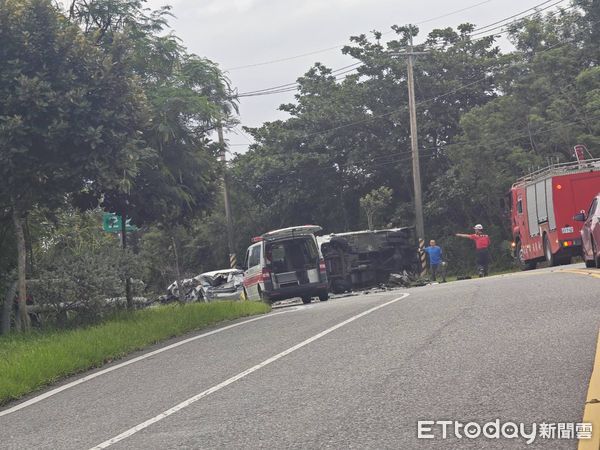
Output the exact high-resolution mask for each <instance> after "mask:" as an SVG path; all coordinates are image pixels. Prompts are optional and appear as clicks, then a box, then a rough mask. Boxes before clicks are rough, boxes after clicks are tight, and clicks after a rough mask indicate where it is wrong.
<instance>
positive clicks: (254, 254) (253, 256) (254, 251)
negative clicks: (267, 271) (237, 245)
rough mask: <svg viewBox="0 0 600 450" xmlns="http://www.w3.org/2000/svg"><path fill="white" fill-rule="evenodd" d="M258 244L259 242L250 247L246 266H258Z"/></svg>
mask: <svg viewBox="0 0 600 450" xmlns="http://www.w3.org/2000/svg"><path fill="white" fill-rule="evenodd" d="M260 246H261V244H258V245H255V246H254V247H251V248H250V255H249V256H248V267H254V266H258V265H259V264H260Z"/></svg>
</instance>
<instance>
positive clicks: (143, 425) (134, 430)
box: [91, 292, 410, 450]
mask: <svg viewBox="0 0 600 450" xmlns="http://www.w3.org/2000/svg"><path fill="white" fill-rule="evenodd" d="M409 295H410V294H409V293H408V292H406V293H404V294H402V296H401V297H398V298H395V299H393V300H390V301H389V302H386V303H382V304H381V305H378V306H375V307H373V308H370V309H367V310H366V311H364V312H362V313H360V314H357V315H355V316H352V317H350V318H349V319H347V320H344V321H343V322H340V323H338V324H337V325H334V326H332V327H331V328H327V329H326V330H324V331H321V332H320V333H319V334H316V335H314V336H313V337H310V338H308V339H306V340H305V341H302V342H300V343H299V344H296V345H294V346H293V347H290V348H288V349H287V350H284V351H282V352H281V353H278V354H277V355H275V356H272V357H270V358H269V359H265V360H264V361H263V362H261V363H260V364H257V365H256V366H254V367H251V368H249V369H247V370H244V371H243V372H240V373H238V374H237V375H235V376H233V377H231V378H229V379H227V380H225V381H223V382H221V383H219V384H217V385H215V386H213V387H211V388H210V389H207V390H206V391H203V392H200V393H199V394H197V395H194V396H193V397H191V398H189V399H187V400H185V401H183V402H181V403H179V404H178V405H175V406H173V407H172V408H170V409H167V410H166V411H163V412H162V413H160V414H159V415H157V416H155V417H152V418H151V419H148V420H146V421H145V422H142V423H140V424H139V425H136V426H135V427H132V428H130V429H129V430H127V431H124V432H123V433H121V434H119V435H118V436H115V437H113V438H111V439H109V440H107V441H104V442H102V443H101V444H98V445H96V446H95V447H93V448H92V449H91V450H99V449H103V448H107V447H110V446H111V445H113V444H116V443H117V442H120V441H122V440H123V439H127V438H128V437H130V436H132V435H134V434H135V433H137V432H138V431H142V430H143V429H145V428H148V427H149V426H150V425H152V424H154V423H156V422H159V421H161V420H163V419H166V418H167V417H169V416H170V415H172V414H175V413H176V412H177V411H180V410H182V409H183V408H186V407H188V406H190V405H191V404H192V403H194V402H197V401H198V400H200V399H202V398H204V397H207V396H209V395H210V394H212V393H214V392H217V391H218V390H220V389H223V388H224V387H226V386H228V385H230V384H232V383H235V382H236V381H238V380H240V379H241V378H244V377H246V376H248V375H250V374H251V373H253V372H256V371H257V370H259V369H262V368H263V367H265V366H267V365H269V364H271V363H273V362H275V361H277V360H278V359H281V358H283V357H284V356H287V355H289V354H290V353H292V352H295V351H296V350H298V349H300V348H302V347H304V346H306V345H308V344H310V343H311V342H314V341H316V340H317V339H320V338H322V337H323V336H325V335H328V334H329V333H331V332H333V331H335V330H337V329H338V328H341V327H343V326H344V325H348V324H349V323H350V322H354V321H355V320H357V319H360V318H361V317H364V316H366V315H368V314H371V313H372V312H375V311H377V310H378V309H381V308H384V307H386V306H388V305H391V304H392V303H396V302H397V301H400V300H402V299H405V298H406V297H408V296H409Z"/></svg>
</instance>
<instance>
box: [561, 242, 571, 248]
mask: <svg viewBox="0 0 600 450" xmlns="http://www.w3.org/2000/svg"><path fill="white" fill-rule="evenodd" d="M572 246H573V241H563V247H572Z"/></svg>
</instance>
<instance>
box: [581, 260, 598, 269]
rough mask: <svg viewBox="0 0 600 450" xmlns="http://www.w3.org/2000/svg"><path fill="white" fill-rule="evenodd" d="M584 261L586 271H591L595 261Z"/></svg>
mask: <svg viewBox="0 0 600 450" xmlns="http://www.w3.org/2000/svg"><path fill="white" fill-rule="evenodd" d="M584 261H585V267H587V268H588V269H592V268H594V267H596V261H594V260H593V259H591V260H590V259H584Z"/></svg>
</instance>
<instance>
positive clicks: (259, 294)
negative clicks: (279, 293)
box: [258, 288, 271, 305]
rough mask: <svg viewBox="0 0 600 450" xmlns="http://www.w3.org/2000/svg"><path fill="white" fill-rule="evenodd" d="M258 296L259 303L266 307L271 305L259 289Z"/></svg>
mask: <svg viewBox="0 0 600 450" xmlns="http://www.w3.org/2000/svg"><path fill="white" fill-rule="evenodd" d="M258 296H259V297H260V301H261V302H263V303H266V304H267V305H270V304H271V300H269V298H268V297H267V296H266V295H265V294H263V291H261V290H260V288H258Z"/></svg>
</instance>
